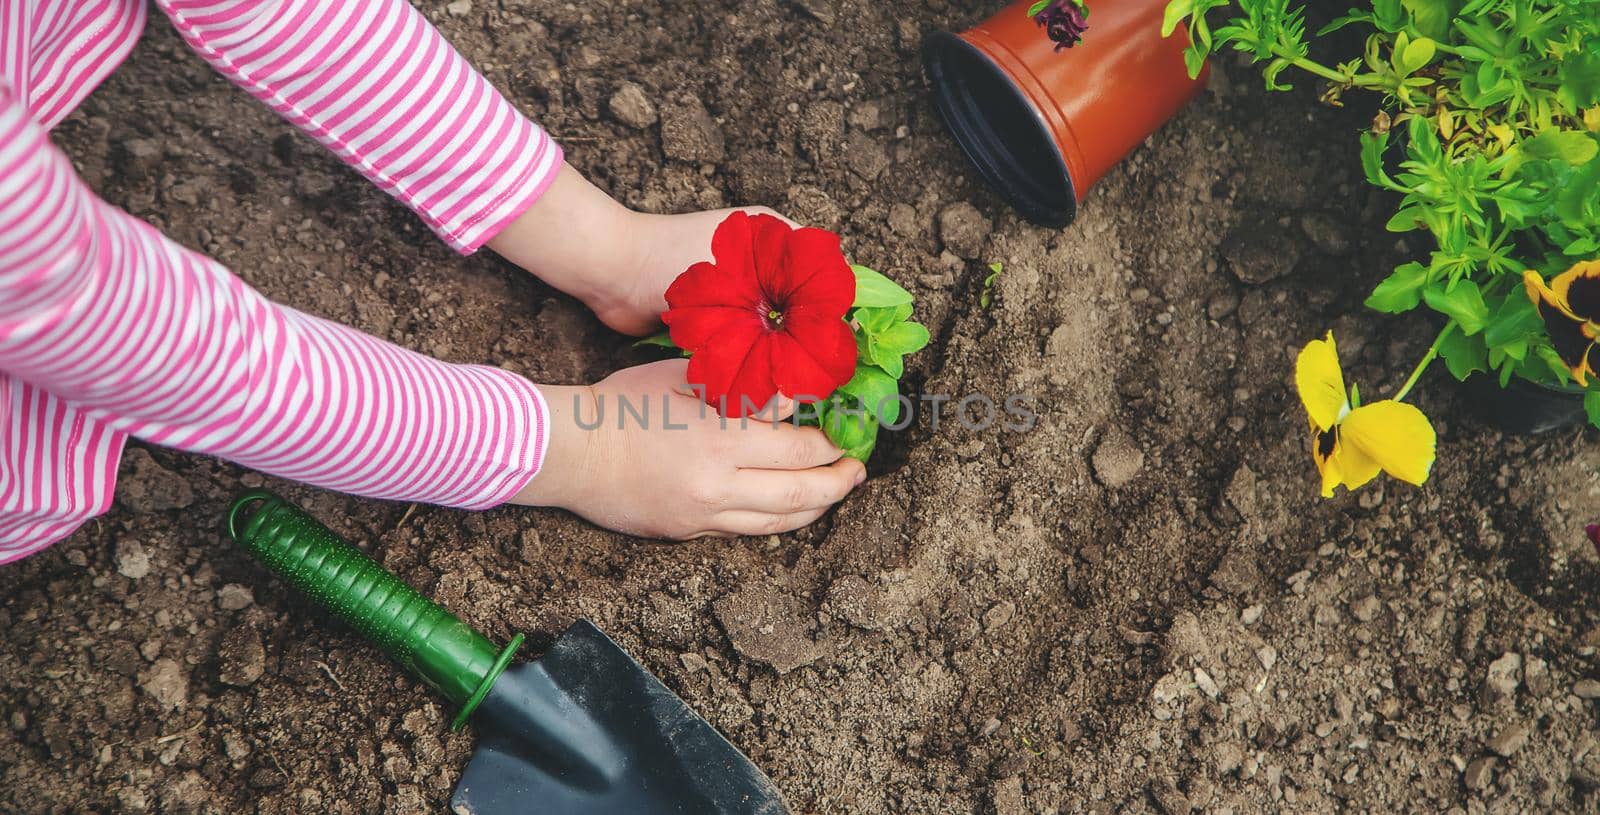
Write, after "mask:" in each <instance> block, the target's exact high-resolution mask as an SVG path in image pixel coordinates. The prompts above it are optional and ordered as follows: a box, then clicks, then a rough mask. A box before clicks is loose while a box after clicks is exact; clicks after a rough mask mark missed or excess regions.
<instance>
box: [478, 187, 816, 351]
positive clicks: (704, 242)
mask: <svg viewBox="0 0 1600 815" xmlns="http://www.w3.org/2000/svg"><path fill="white" fill-rule="evenodd" d="M741 209H743V210H744V211H746V212H762V213H766V214H768V215H777V217H780V218H782V217H783V216H781V215H778V214H777V213H775V212H773V211H772V210H770V209H766V208H765V207H741ZM730 212H733V210H731V209H722V210H708V211H706V212H688V213H684V214H681V215H653V214H650V213H644V212H634V211H632V210H630V209H628V208H627V207H624V206H622V205H621V204H619V203H617V202H616V201H614V200H612V198H611V196H609V195H606V194H605V192H604V191H602V190H600V189H599V188H598V187H596V186H594V185H593V184H590V183H589V181H588V180H587V179H585V178H584V177H583V176H582V174H580V173H579V172H578V171H577V170H576V169H573V168H572V166H571V165H563V166H562V168H561V172H560V173H559V174H557V176H556V180H555V181H554V182H553V183H552V184H551V185H550V187H549V189H547V190H545V192H544V195H543V196H542V197H541V198H540V199H539V200H538V201H537V202H536V203H535V204H534V205H533V206H532V207H530V208H529V209H528V211H527V212H525V213H523V214H522V215H521V216H520V217H519V218H517V220H515V221H513V222H512V223H511V224H510V225H508V226H507V227H506V228H505V229H502V230H501V231H500V232H499V233H498V234H497V235H495V237H494V238H493V239H491V240H490V241H489V246H490V247H491V248H493V249H494V250H495V251H496V252H498V253H500V254H501V255H502V256H504V257H505V258H506V259H507V260H510V261H511V262H513V263H516V264H517V265H519V266H521V267H522V268H524V269H527V270H528V271H530V272H532V273H534V274H535V275H538V276H539V277H540V279H542V280H544V281H545V282H546V283H549V284H550V285H552V286H554V287H556V288H558V289H560V290H562V291H564V292H566V293H568V294H571V295H572V296H574V297H576V298H578V299H579V300H582V301H583V303H584V305H586V306H588V307H589V309H590V310H591V311H593V312H594V313H595V315H596V316H598V317H599V318H600V319H601V320H602V321H603V322H605V324H606V325H608V326H611V327H612V328H613V329H615V330H617V331H620V332H622V333H624V334H632V335H634V336H641V335H644V334H649V333H650V332H652V331H655V330H657V329H659V328H660V327H661V320H660V316H661V312H662V311H664V310H666V307H667V302H666V299H665V295H666V292H667V286H669V285H671V283H672V281H673V280H674V279H676V278H677V277H678V275H680V274H682V273H683V271H684V270H685V269H687V268H689V267H690V266H692V265H693V264H695V263H698V262H700V261H703V260H711V235H712V233H713V232H715V231H716V229H717V225H718V224H720V223H722V220H723V219H724V218H726V217H727V216H728V213H730ZM785 220H787V219H785Z"/></svg>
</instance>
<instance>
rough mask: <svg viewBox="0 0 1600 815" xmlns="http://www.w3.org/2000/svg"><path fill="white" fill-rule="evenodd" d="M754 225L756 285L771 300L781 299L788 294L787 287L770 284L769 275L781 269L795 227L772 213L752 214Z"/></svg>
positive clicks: (753, 245)
mask: <svg viewBox="0 0 1600 815" xmlns="http://www.w3.org/2000/svg"><path fill="white" fill-rule="evenodd" d="M750 223H751V226H752V234H751V248H750V258H751V261H752V263H753V265H752V266H751V269H752V271H753V272H754V279H755V282H756V285H757V286H758V287H759V288H760V289H761V291H762V292H764V293H766V295H767V298H768V301H769V302H778V301H781V300H782V299H783V298H784V297H785V296H786V295H787V294H788V291H787V290H786V289H777V288H773V287H771V286H768V285H767V283H766V281H767V277H768V276H769V275H771V274H773V273H774V272H776V271H777V270H779V269H781V267H782V266H783V264H784V263H785V262H786V261H785V254H786V252H785V250H786V249H787V247H788V245H789V241H790V239H791V238H792V236H793V235H794V233H795V231H796V230H795V228H794V227H792V226H789V225H788V224H786V223H784V222H783V221H782V220H781V219H779V218H774V217H772V216H771V215H752V216H750Z"/></svg>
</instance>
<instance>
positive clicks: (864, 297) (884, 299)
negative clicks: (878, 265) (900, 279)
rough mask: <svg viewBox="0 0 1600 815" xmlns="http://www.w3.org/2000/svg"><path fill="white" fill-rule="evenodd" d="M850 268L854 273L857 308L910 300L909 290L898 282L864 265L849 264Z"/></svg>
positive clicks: (879, 306)
mask: <svg viewBox="0 0 1600 815" xmlns="http://www.w3.org/2000/svg"><path fill="white" fill-rule="evenodd" d="M850 269H851V271H854V272H855V273H856V300H855V306H856V307H857V308H861V307H869V308H886V307H893V306H898V305H902V304H905V303H909V302H911V292H908V291H906V290H905V289H904V288H902V287H901V286H900V284H899V283H896V282H894V281H893V280H890V279H889V278H887V277H884V276H883V275H882V274H879V273H878V272H875V271H873V270H871V269H868V268H867V267H865V266H851V267H850Z"/></svg>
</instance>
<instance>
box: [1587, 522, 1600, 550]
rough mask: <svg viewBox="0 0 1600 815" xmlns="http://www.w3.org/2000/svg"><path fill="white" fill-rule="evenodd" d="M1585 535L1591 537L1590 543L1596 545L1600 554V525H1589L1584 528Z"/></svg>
mask: <svg viewBox="0 0 1600 815" xmlns="http://www.w3.org/2000/svg"><path fill="white" fill-rule="evenodd" d="M1583 532H1584V534H1586V535H1588V536H1589V542H1590V543H1593V544H1594V548H1595V551H1596V552H1600V524H1589V525H1588V526H1586V527H1584V528H1583Z"/></svg>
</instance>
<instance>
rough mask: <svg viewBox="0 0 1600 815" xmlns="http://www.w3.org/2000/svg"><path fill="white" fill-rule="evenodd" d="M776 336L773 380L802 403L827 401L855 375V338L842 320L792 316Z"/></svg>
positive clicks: (783, 390)
mask: <svg viewBox="0 0 1600 815" xmlns="http://www.w3.org/2000/svg"><path fill="white" fill-rule="evenodd" d="M784 327H785V328H786V329H788V330H787V332H779V333H777V334H774V335H773V359H772V370H773V380H774V382H775V383H776V384H777V387H778V390H780V391H782V392H783V393H784V394H786V395H788V396H790V397H792V398H795V399H800V398H801V397H810V398H811V399H822V398H826V397H827V396H828V395H829V394H831V393H833V392H834V391H835V390H837V389H838V388H839V386H840V385H843V384H844V383H846V382H849V381H850V377H852V376H854V375H855V372H856V337H855V334H854V332H852V331H851V330H850V326H849V325H847V324H846V323H845V322H844V320H843V319H841V318H838V317H812V316H810V315H808V314H806V313H804V312H802V313H800V314H795V313H793V312H791V313H790V314H789V315H788V316H786V317H785V318H784Z"/></svg>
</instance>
